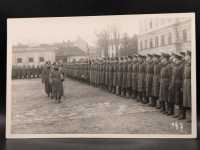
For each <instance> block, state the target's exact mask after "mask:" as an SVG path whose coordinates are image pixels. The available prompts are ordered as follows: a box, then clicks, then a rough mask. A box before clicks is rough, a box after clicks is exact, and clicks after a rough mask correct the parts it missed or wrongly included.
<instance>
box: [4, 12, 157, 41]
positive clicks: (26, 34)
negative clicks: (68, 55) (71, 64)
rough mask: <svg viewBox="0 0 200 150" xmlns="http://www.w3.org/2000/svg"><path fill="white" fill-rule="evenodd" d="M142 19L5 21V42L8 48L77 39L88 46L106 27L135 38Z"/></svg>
mask: <svg viewBox="0 0 200 150" xmlns="http://www.w3.org/2000/svg"><path fill="white" fill-rule="evenodd" d="M154 16H155V15H154ZM144 17H146V15H118V16H92V17H57V18H55V17H54V18H53V17H52V18H21V19H9V20H8V32H9V35H10V36H9V42H11V43H12V45H13V44H17V43H23V44H31V43H33V44H40V43H54V42H62V41H63V40H64V41H67V40H72V41H73V40H76V39H77V37H81V38H83V39H84V40H86V41H87V42H88V43H89V44H90V45H95V44H96V35H95V33H98V32H100V31H102V30H103V29H106V28H108V27H112V26H115V27H117V28H118V29H119V31H120V33H124V32H127V33H128V35H129V36H133V35H134V34H137V33H138V32H139V20H140V19H144Z"/></svg>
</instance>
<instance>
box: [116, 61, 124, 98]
mask: <svg viewBox="0 0 200 150" xmlns="http://www.w3.org/2000/svg"><path fill="white" fill-rule="evenodd" d="M122 79H123V57H120V58H119V60H118V64H117V83H116V84H117V95H121V89H122Z"/></svg>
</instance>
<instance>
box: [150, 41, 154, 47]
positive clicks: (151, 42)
mask: <svg viewBox="0 0 200 150" xmlns="http://www.w3.org/2000/svg"><path fill="white" fill-rule="evenodd" d="M150 48H153V40H152V39H150Z"/></svg>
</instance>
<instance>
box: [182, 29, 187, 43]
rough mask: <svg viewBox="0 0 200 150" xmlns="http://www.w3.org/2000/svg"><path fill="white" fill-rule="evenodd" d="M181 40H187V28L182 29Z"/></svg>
mask: <svg viewBox="0 0 200 150" xmlns="http://www.w3.org/2000/svg"><path fill="white" fill-rule="evenodd" d="M183 41H184V42H186V41H187V30H186V29H184V30H183Z"/></svg>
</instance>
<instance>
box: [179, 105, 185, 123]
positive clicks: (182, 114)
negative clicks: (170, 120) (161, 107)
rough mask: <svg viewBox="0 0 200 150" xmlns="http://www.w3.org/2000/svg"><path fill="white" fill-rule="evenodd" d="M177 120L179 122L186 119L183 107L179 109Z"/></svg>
mask: <svg viewBox="0 0 200 150" xmlns="http://www.w3.org/2000/svg"><path fill="white" fill-rule="evenodd" d="M178 119H179V120H183V119H186V111H185V109H184V108H183V107H181V108H180V112H179V117H178Z"/></svg>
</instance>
